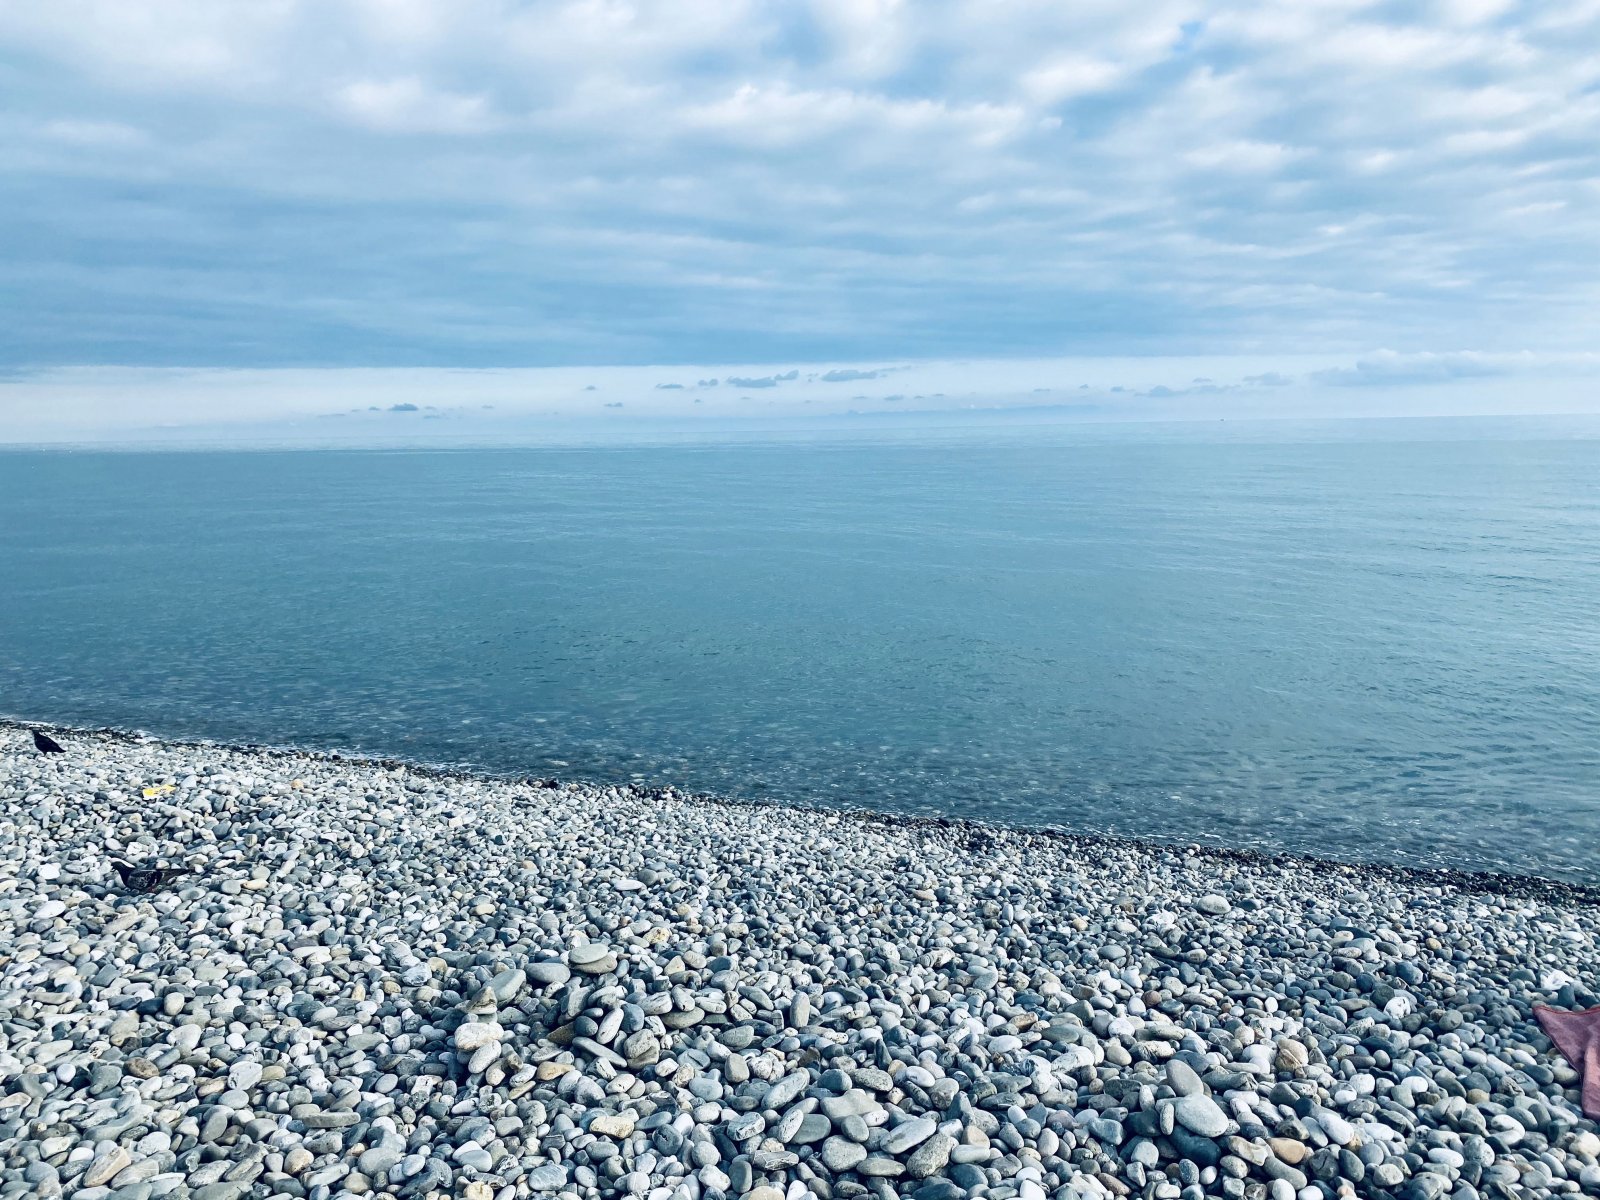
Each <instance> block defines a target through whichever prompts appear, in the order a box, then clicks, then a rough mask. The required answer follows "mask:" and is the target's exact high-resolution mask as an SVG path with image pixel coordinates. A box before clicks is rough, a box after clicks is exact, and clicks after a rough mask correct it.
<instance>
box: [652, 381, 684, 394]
mask: <svg viewBox="0 0 1600 1200" xmlns="http://www.w3.org/2000/svg"><path fill="white" fill-rule="evenodd" d="M682 390H683V384H681V383H658V384H656V391H658V392H681V391H682Z"/></svg>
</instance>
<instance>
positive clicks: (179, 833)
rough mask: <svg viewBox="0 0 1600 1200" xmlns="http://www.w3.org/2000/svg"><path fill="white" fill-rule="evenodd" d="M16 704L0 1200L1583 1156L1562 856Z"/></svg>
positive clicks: (1070, 1182)
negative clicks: (45, 713)
mask: <svg viewBox="0 0 1600 1200" xmlns="http://www.w3.org/2000/svg"><path fill="white" fill-rule="evenodd" d="M24 737H25V734H23V733H22V732H21V731H20V730H19V729H17V728H16V727H12V726H3V725H0V758H3V761H4V765H5V769H4V770H3V771H0V862H5V863H7V864H8V867H7V871H8V873H7V875H6V885H7V886H6V887H5V889H4V890H0V946H4V947H5V952H6V954H7V955H8V958H7V960H6V962H5V964H4V982H3V990H0V1000H3V1003H4V1006H5V1010H6V1014H7V1018H6V1021H7V1023H6V1039H7V1040H6V1042H5V1045H4V1048H3V1050H0V1072H4V1074H5V1077H6V1079H7V1087H6V1094H5V1095H4V1096H0V1200H11V1198H12V1197H20V1196H33V1195H38V1196H40V1197H41V1198H43V1200H51V1198H53V1197H57V1196H62V1197H66V1198H68V1200H75V1198H76V1197H83V1200H155V1198H158V1197H164V1196H184V1195H187V1196H189V1197H193V1198H198V1200H235V1198H239V1197H243V1196H245V1195H249V1194H258V1193H259V1194H283V1195H292V1196H296V1197H303V1198H305V1200H336V1198H338V1197H356V1196H365V1195H371V1196H373V1197H374V1200H380V1198H385V1197H397V1198H400V1200H425V1198H426V1197H427V1196H429V1195H430V1194H434V1195H438V1196H441V1197H442V1196H454V1197H465V1198H466V1200H524V1198H526V1197H530V1196H549V1197H561V1198H562V1200H610V1197H612V1196H637V1197H640V1198H641V1200H723V1198H726V1197H753V1198H754V1200H807V1198H809V1197H816V1198H817V1200H827V1198H830V1197H831V1198H832V1200H897V1198H906V1200H1122V1198H1123V1197H1128V1198H1129V1200H1134V1198H1137V1200H1197V1198H1199V1197H1203V1196H1212V1195H1220V1196H1225V1197H1228V1198H1229V1200H1252V1198H1257V1197H1260V1198H1265V1197H1271V1198H1273V1200H1327V1198H1328V1197H1330V1196H1342V1195H1365V1194H1383V1195H1391V1196H1394V1197H1396V1198H1397V1200H1400V1198H1404V1200H1445V1198H1446V1197H1449V1198H1450V1200H1476V1198H1478V1197H1488V1196H1494V1195H1504V1194H1512V1193H1514V1192H1518V1189H1521V1191H1520V1192H1518V1194H1524V1193H1525V1194H1556V1193H1558V1192H1560V1193H1565V1194H1570V1193H1571V1192H1572V1191H1573V1189H1575V1188H1576V1189H1578V1190H1587V1191H1588V1192H1590V1193H1596V1192H1600V1136H1597V1135H1596V1134H1595V1133H1594V1131H1593V1127H1592V1124H1591V1123H1589V1122H1587V1121H1585V1120H1584V1119H1583V1118H1582V1116H1581V1113H1579V1111H1578V1109H1577V1099H1578V1094H1577V1092H1576V1090H1575V1088H1576V1084H1577V1082H1578V1076H1577V1073H1576V1072H1575V1071H1574V1070H1573V1069H1572V1068H1571V1066H1570V1064H1566V1063H1565V1062H1563V1061H1562V1060H1561V1059H1560V1058H1559V1056H1558V1055H1556V1054H1555V1053H1554V1051H1553V1048H1552V1047H1551V1046H1550V1044H1549V1042H1548V1040H1547V1039H1545V1038H1544V1036H1543V1034H1542V1033H1541V1032H1540V1031H1539V1030H1538V1028H1537V1026H1536V1025H1534V1024H1533V1022H1532V1021H1531V1020H1530V1019H1529V1016H1528V1006H1529V1005H1530V1004H1532V1003H1534V1002H1546V1003H1556V1004H1557V1005H1558V1006H1561V1007H1582V1006H1586V1005H1589V1004H1594V1003H1597V1002H1600V997H1596V996H1595V995H1594V994H1593V993H1591V992H1590V991H1588V990H1587V986H1586V985H1585V983H1584V981H1589V980H1594V979H1596V978H1600V949H1597V947H1596V945H1595V944H1594V939H1593V938H1592V935H1591V933H1590V931H1591V930H1592V929H1593V928H1594V925H1595V921H1594V918H1595V915H1596V914H1595V902H1594V899H1593V897H1591V896H1590V895H1588V894H1587V893H1583V892H1578V891H1575V890H1571V889H1563V888H1562V887H1560V886H1559V885H1546V884H1540V883H1537V882H1534V883H1512V882H1510V881H1493V880H1484V881H1479V882H1476V883H1473V882H1471V881H1465V880H1462V879H1458V878H1455V877H1440V876H1428V875H1408V874H1407V873H1405V872H1403V871H1398V870H1394V871H1389V870H1377V869H1366V868H1345V867H1331V866H1328V865H1326V864H1310V863H1300V862H1295V861H1292V860H1283V861H1277V862H1268V861H1266V860H1257V859H1250V858H1240V857H1236V856H1229V855H1226V854H1215V853H1212V852H1209V851H1204V850H1199V849H1194V848H1181V847H1180V848H1173V847H1162V846H1140V845H1137V844H1134V843H1131V842H1128V843H1111V842H1096V841H1093V840H1091V839H1076V838H1071V837H1066V836H1061V835H1045V834H1023V833H1019V832H1015V831H1012V832H1006V833H1004V834H1001V833H999V832H994V833H990V834H985V835H984V836H985V837H987V838H988V842H987V844H986V849H985V851H984V853H983V854H982V855H981V856H975V855H974V854H973V852H972V849H971V844H970V838H971V837H972V836H973V835H972V833H971V831H970V830H969V829H967V828H966V827H962V826H959V825H950V826H945V825H937V824H933V823H928V822H921V823H918V822H908V821H900V820H896V819H891V818H882V817H872V818H858V817H855V816H849V815H845V814H841V813H817V814H806V815H805V817H804V819H797V817H796V814H794V813H793V812H790V811H786V810H783V809H778V808H771V807H767V808H762V807H752V806H743V805H738V804H725V803H718V802H714V801H710V800H706V799H700V798H695V797H688V796H684V795H682V794H680V793H677V792H675V791H671V790H670V789H659V788H650V787H645V786H639V787H618V786H601V785H596V786H593V787H589V786H581V785H568V784H553V785H546V784H540V783H529V782H525V781H512V780H488V779H480V778H473V777H469V776H450V775H442V774H433V773H429V772H426V771H423V770H420V769H413V768H407V767H401V766H398V765H383V764H377V763H364V762H359V761H356V760H349V759H346V760H339V759H334V758H332V757H320V756H316V755H305V754H292V753H291V754H266V753H261V754H258V753H251V752H246V751H236V750H230V749H227V748H221V747H198V746H175V745H163V744H162V743H159V742H155V741H149V740H133V739H126V738H121V737H118V736H115V735H102V734H94V735H88V734H72V735H68V741H70V742H71V746H72V750H73V752H72V753H69V754H68V755H64V756H60V757H52V758H51V759H50V760H44V759H42V758H40V757H39V756H37V755H35V754H33V753H32V751H31V749H30V748H29V747H28V746H27V745H26V743H25V742H24V740H23V739H24ZM6 739H9V740H6ZM169 784H170V788H168V790H165V791H163V790H161V789H162V788H165V787H168V785H169ZM146 789H152V790H151V794H150V795H149V796H148V797H147V796H146ZM46 797H48V798H49V804H48V806H46V805H45V804H44V799H45V798H46ZM111 797H118V798H117V799H112V798H111ZM128 797H144V800H143V801H142V802H141V801H138V800H129V799H127V798H128ZM111 853H115V854H116V855H118V856H119V857H128V858H140V859H145V858H150V859H156V860H170V861H190V860H195V861H197V862H198V863H200V865H201V867H202V869H201V870H200V871H199V872H197V874H196V875H195V876H194V877H193V878H192V879H190V880H188V881H186V882H185V883H184V884H183V885H182V886H180V887H174V888H170V889H167V890H166V891H163V892H161V893H158V894H156V895H153V896H141V897H130V896H126V895H124V894H123V893H122V891H121V890H120V888H119V887H118V885H117V882H116V881H115V879H114V877H113V876H112V875H111V874H110V872H109V868H108V866H107V864H106V861H105V860H106V858H107V857H108V855H109V854H111ZM1190 897H1198V899H1192V900H1191V899H1190ZM1351 1189H1353V1190H1351Z"/></svg>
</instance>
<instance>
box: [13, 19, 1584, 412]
mask: <svg viewBox="0 0 1600 1200" xmlns="http://www.w3.org/2000/svg"><path fill="white" fill-rule="evenodd" d="M1597 44H1600V9H1596V7H1595V6H1594V4H1593V3H1592V2H1591V0H1539V2H1536V3H1535V2H1528V3H1514V2H1510V0H1427V2H1423V3H1416V4H1400V5H1395V4H1379V3H1374V2H1369V0H1348V2H1340V3H1332V4H1315V3H1305V2H1303V0H1241V2H1238V3H1199V2H1195V0H1151V2H1150V3H1146V4H1139V5H1125V4H1112V3H1106V2H1103V0H1089V2H1087V3H1074V4H1061V3H1054V2H1050V3H1046V2H1044V0H1018V2H1015V3H1007V4H1004V5H995V4H992V3H984V2H980V0H966V2H954V3H949V4H941V5H911V4H900V3H863V2H860V0H812V2H809V3H799V2H784V0H779V2H777V3H755V2H754V0H726V2H724V3H717V4H710V3H704V4H699V3H689V4H686V3H682V2H673V3H667V2H666V0H570V2H569V0H531V2H526V0H524V2H513V0H274V2H273V3H263V4H231V3H216V2H215V0H139V2H138V3H127V2H126V0H53V2H52V3H48V4H38V3H25V2H21V0H14V2H3V0H0V53H3V56H4V57H3V61H4V63H5V70H6V80H7V89H6V91H7V103H6V106H5V112H4V114H3V115H0V148H3V152H4V161H5V168H4V172H3V174H0V187H3V189H4V194H3V196H0V201H3V203H0V288H3V289H4V293H5V294H6V296H7V298H8V299H10V300H11V301H12V303H11V304H9V305H8V306H7V308H8V313H9V319H8V320H7V321H6V322H4V323H3V325H0V367H15V366H60V365H66V364H95V363H128V364H152V365H156V364H160V365H171V364H183V365H209V366H302V365H324V366H328V365H342V366H353V365H393V366H405V365H409V366H439V367H451V366H462V365H474V366H494V365H551V364H577V363H602V364H605V363H609V364H622V363H636V364H657V365H662V364H680V363H681V364H689V363H696V362H698V363H716V362H730V361H731V362H748V363H782V362H826V361H828V360H832V361H835V362H839V361H845V362H862V363H869V364H870V362H871V361H872V360H874V359H879V360H882V359H889V360H891V361H893V360H901V359H927V358H934V357H944V358H949V357H959V356H964V355H971V356H988V357H995V356H1040V355H1052V354H1067V353H1096V354H1106V353H1115V354H1142V353H1151V352H1163V353H1191V354H1192V353H1201V352H1207V353H1234V354H1249V353H1281V352H1305V353H1323V352H1340V353H1349V354H1357V353H1366V352H1367V351H1369V350H1370V349H1371V348H1372V347H1374V346H1392V347H1394V348H1395V349H1396V351H1397V352H1400V353H1416V352H1426V351H1440V350H1441V349H1443V348H1450V347H1469V348H1471V349H1472V350H1474V351H1476V352H1508V351H1513V350H1521V349H1524V348H1530V349H1533V350H1537V351H1575V350H1582V349H1587V348H1590V343H1591V341H1592V331H1593V328H1594V326H1595V317H1596V314H1597V311H1600V283H1597V277H1596V272H1595V271H1594V266H1593V265H1594V263H1595V262H1597V261H1600V55H1596V54H1595V52H1594V47H1595V46H1596V45H1597ZM24 301H25V302H24ZM860 369H862V370H870V369H871V367H870V366H863V367H862V368H860ZM1378 369H1380V370H1381V369H1382V364H1379V368H1378ZM1441 369H1449V368H1441ZM1358 371H1359V368H1358ZM761 377H763V376H762V375H760V374H758V375H754V376H751V378H761ZM700 386H702V387H704V386H706V385H705V383H704V381H702V384H701V385H700ZM739 386H755V385H739Z"/></svg>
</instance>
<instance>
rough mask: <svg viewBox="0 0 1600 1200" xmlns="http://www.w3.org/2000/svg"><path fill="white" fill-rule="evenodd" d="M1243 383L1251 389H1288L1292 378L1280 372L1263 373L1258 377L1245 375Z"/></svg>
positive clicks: (1292, 380)
mask: <svg viewBox="0 0 1600 1200" xmlns="http://www.w3.org/2000/svg"><path fill="white" fill-rule="evenodd" d="M1244 381H1245V383H1247V384H1249V385H1250V386H1251V387H1288V386H1289V385H1290V384H1292V383H1293V382H1294V378H1293V376H1290V375H1285V374H1284V373H1283V372H1282V371H1263V372H1262V373H1261V374H1259V375H1246V376H1245V377H1244Z"/></svg>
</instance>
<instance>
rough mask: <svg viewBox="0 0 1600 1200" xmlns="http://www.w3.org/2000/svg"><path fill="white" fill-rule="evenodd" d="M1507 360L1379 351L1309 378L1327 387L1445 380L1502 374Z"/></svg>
mask: <svg viewBox="0 0 1600 1200" xmlns="http://www.w3.org/2000/svg"><path fill="white" fill-rule="evenodd" d="M1511 365H1512V364H1511V362H1509V361H1507V360H1504V359H1493V358H1490V357H1488V356H1486V355H1483V354H1475V353H1470V352H1463V353H1459V354H1428V353H1424V354H1399V353H1396V352H1395V351H1392V350H1383V351H1379V352H1378V353H1377V354H1374V355H1373V356H1372V357H1371V358H1366V359H1362V360H1361V361H1359V362H1357V363H1356V364H1355V365H1354V366H1350V367H1332V368H1329V369H1328V370H1325V371H1314V372H1312V374H1311V381H1312V382H1313V383H1319V384H1322V385H1324V386H1327V387H1379V386H1394V385H1396V384H1418V383H1448V382H1450V381H1452V380H1456V379H1482V378H1485V377H1487V376H1492V375H1504V374H1507V373H1508V372H1509V371H1510V369H1511Z"/></svg>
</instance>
